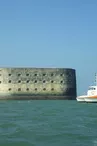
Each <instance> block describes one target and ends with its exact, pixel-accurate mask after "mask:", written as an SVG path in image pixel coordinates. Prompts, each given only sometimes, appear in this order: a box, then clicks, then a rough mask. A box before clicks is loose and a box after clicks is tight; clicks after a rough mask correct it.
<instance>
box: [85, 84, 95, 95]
mask: <svg viewBox="0 0 97 146" xmlns="http://www.w3.org/2000/svg"><path fill="white" fill-rule="evenodd" d="M87 95H88V96H91V95H92V96H93V95H97V86H90V87H89V89H88V92H87Z"/></svg>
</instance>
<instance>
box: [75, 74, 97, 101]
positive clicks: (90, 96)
mask: <svg viewBox="0 0 97 146" xmlns="http://www.w3.org/2000/svg"><path fill="white" fill-rule="evenodd" d="M95 81H96V85H94V86H89V89H88V91H87V94H86V95H82V96H78V97H77V98H76V100H77V101H79V102H97V74H96V80H95Z"/></svg>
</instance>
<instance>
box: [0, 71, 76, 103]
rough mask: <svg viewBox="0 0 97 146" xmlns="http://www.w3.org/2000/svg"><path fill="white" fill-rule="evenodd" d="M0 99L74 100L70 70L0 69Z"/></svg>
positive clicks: (74, 82)
mask: <svg viewBox="0 0 97 146" xmlns="http://www.w3.org/2000/svg"><path fill="white" fill-rule="evenodd" d="M0 99H59V100H60V99H64V100H65V99H68V100H75V99H76V71H75V69H71V68H0Z"/></svg>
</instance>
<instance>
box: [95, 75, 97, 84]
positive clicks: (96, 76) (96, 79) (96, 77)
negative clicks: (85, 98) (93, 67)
mask: <svg viewBox="0 0 97 146" xmlns="http://www.w3.org/2000/svg"><path fill="white" fill-rule="evenodd" d="M95 84H96V86H97V73H95Z"/></svg>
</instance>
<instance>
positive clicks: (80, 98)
mask: <svg viewBox="0 0 97 146" xmlns="http://www.w3.org/2000/svg"><path fill="white" fill-rule="evenodd" d="M85 97H86V95H82V96H78V97H77V98H76V100H77V101H79V102H85Z"/></svg>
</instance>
